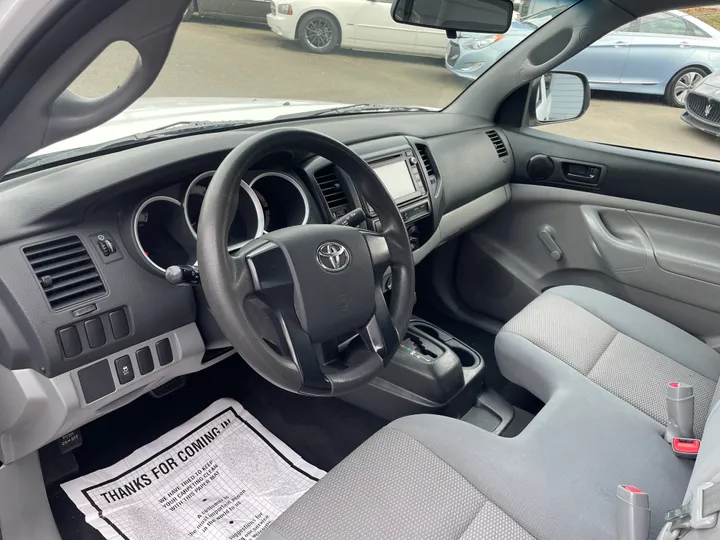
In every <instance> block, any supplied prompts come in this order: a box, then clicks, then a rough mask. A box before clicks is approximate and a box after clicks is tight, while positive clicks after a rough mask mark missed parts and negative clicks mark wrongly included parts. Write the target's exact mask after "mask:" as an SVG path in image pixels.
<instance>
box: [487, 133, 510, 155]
mask: <svg viewBox="0 0 720 540" xmlns="http://www.w3.org/2000/svg"><path fill="white" fill-rule="evenodd" d="M485 134H486V135H487V136H488V137H489V138H490V142H491V143H493V146H494V147H495V151H496V152H497V155H498V157H499V158H504V157H505V156H507V155H508V151H507V147H506V146H505V143H504V142H503V140H502V137H500V135H498V132H497V131H495V130H494V129H491V130H490V131H486V132H485Z"/></svg>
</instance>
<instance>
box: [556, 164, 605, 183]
mask: <svg viewBox="0 0 720 540" xmlns="http://www.w3.org/2000/svg"><path fill="white" fill-rule="evenodd" d="M562 172H563V175H564V176H565V179H566V180H567V181H568V182H573V183H578V184H585V185H588V186H597V185H598V184H599V183H600V175H601V173H602V169H601V168H600V167H599V166H597V165H589V164H586V163H573V162H572V161H565V162H563V164H562Z"/></svg>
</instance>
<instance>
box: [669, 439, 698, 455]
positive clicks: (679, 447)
mask: <svg viewBox="0 0 720 540" xmlns="http://www.w3.org/2000/svg"><path fill="white" fill-rule="evenodd" d="M672 449H673V452H674V453H675V455H676V456H678V457H681V458H685V459H695V458H696V457H697V455H698V452H700V439H682V438H679V437H675V438H674V439H673V440H672Z"/></svg>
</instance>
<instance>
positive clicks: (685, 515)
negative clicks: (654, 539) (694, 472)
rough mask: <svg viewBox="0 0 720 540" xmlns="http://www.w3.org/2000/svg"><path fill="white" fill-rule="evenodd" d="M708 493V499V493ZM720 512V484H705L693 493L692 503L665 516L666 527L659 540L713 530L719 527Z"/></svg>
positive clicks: (668, 539)
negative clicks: (691, 532) (691, 531)
mask: <svg viewBox="0 0 720 540" xmlns="http://www.w3.org/2000/svg"><path fill="white" fill-rule="evenodd" d="M708 490H712V492H711V493H708V496H707V497H706V492H707V491H708ZM719 512H720V484H718V485H715V484H713V483H712V482H705V483H704V484H700V485H698V486H697V487H696V488H695V489H694V490H693V493H692V497H691V499H690V502H689V503H687V504H684V505H683V506H681V507H680V508H675V509H674V510H670V511H669V512H667V513H666V514H665V521H666V523H665V526H664V527H663V528H662V530H661V531H660V535H659V536H658V540H675V539H677V538H679V537H680V535H681V534H684V533H685V532H687V531H689V530H693V529H712V528H713V527H715V526H716V525H717V522H718V513H719Z"/></svg>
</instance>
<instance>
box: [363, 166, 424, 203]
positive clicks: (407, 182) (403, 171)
mask: <svg viewBox="0 0 720 540" xmlns="http://www.w3.org/2000/svg"><path fill="white" fill-rule="evenodd" d="M373 170H374V171H375V174H377V175H378V177H379V178H380V180H382V183H383V184H385V187H386V188H387V190H388V191H389V192H390V195H391V196H392V198H393V199H394V200H398V199H401V198H403V197H405V196H406V195H410V194H411V193H415V191H416V189H415V184H414V183H413V181H412V177H411V176H410V170H409V169H408V166H407V163H406V162H405V161H404V160H403V161H396V162H395V163H390V164H389V165H380V166H379V167H373Z"/></svg>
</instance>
